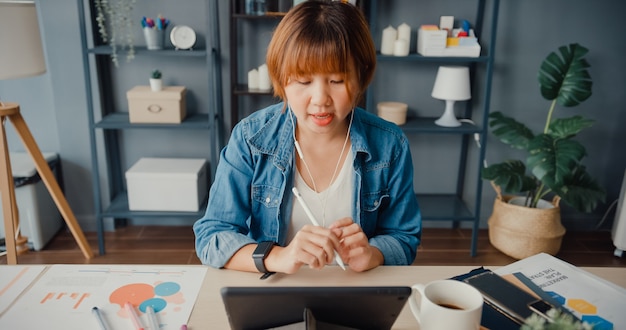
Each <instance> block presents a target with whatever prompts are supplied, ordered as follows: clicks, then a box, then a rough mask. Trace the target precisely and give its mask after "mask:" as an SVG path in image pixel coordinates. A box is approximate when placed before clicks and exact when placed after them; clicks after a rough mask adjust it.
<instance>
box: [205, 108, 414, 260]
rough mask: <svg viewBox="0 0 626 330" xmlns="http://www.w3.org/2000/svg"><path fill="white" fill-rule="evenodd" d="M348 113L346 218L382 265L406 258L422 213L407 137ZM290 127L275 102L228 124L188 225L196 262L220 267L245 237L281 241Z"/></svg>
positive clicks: (288, 196) (288, 204) (288, 202)
mask: <svg viewBox="0 0 626 330" xmlns="http://www.w3.org/2000/svg"><path fill="white" fill-rule="evenodd" d="M353 116H354V119H353V123H352V128H351V131H350V139H351V142H352V154H353V155H354V156H353V159H352V163H353V169H354V172H353V175H354V188H355V189H354V195H353V199H352V200H354V201H356V203H355V205H354V208H353V210H352V218H353V220H354V221H355V222H356V223H358V224H359V225H360V226H361V228H362V230H363V232H364V233H365V234H366V235H367V237H368V238H369V243H370V244H371V245H372V246H374V247H376V248H378V249H379V250H380V251H381V252H382V254H383V256H384V259H385V262H384V264H385V265H408V264H411V263H412V262H413V260H414V259H415V256H416V253H417V246H418V245H419V243H420V239H421V214H420V210H419V206H418V202H417V198H416V197H415V192H414V190H413V163H412V159H411V152H410V150H409V144H408V141H407V139H406V136H405V135H404V133H403V132H402V130H401V129H400V128H399V127H397V126H396V125H394V124H392V123H389V122H387V121H384V120H382V119H380V118H379V117H377V116H375V115H373V114H371V113H368V112H367V111H365V110H363V109H360V108H356V109H355V110H354V111H353ZM294 120H295V118H294ZM293 129H294V127H293V124H292V121H291V120H290V119H289V113H288V112H287V111H283V103H279V104H275V105H272V106H269V107H267V108H265V109H262V110H259V111H256V112H254V113H253V114H251V115H250V116H248V117H246V118H244V119H243V120H241V121H240V122H239V123H238V124H237V125H236V126H235V128H234V129H233V130H232V133H231V136H230V140H229V142H228V145H227V146H226V147H225V148H224V149H222V151H221V153H220V162H219V164H218V166H217V170H216V174H215V180H214V182H213V184H212V186H211V189H210V192H209V201H208V206H207V209H206V213H205V215H204V217H202V218H201V219H199V220H198V221H196V222H195V224H194V226H193V230H194V233H195V236H196V242H195V243H196V253H197V255H198V257H199V258H200V261H201V262H202V264H205V265H209V266H212V267H215V268H221V267H223V266H224V265H225V264H226V262H228V260H230V258H231V257H232V256H233V255H234V254H235V253H236V252H237V251H238V250H239V249H240V248H242V247H243V246H245V245H247V244H252V243H257V242H262V241H274V242H276V243H278V244H279V245H281V246H285V245H286V243H287V242H286V239H287V231H288V228H289V223H290V221H291V209H292V205H293V202H294V196H293V194H292V193H291V188H292V186H293V177H294V172H293V171H294V170H295V166H294V163H295V162H294V156H295V155H296V154H295V152H294V138H293ZM346 161H348V160H346Z"/></svg>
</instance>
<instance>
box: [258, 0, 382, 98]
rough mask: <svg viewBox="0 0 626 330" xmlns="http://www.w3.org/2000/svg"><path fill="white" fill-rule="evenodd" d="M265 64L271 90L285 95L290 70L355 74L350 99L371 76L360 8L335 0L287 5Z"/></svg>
mask: <svg viewBox="0 0 626 330" xmlns="http://www.w3.org/2000/svg"><path fill="white" fill-rule="evenodd" d="M266 62H267V67H268V71H269V75H270V78H271V80H272V85H273V87H274V95H275V96H277V97H280V98H281V99H282V100H285V99H286V95H285V88H284V86H285V85H287V83H288V81H289V78H290V77H291V76H292V75H307V74H312V73H344V74H345V76H346V77H350V75H351V74H355V75H356V78H357V80H358V84H359V86H358V87H359V90H358V91H356V93H357V94H356V95H353V94H352V93H353V91H350V90H348V93H350V94H351V96H356V98H355V102H356V101H358V99H359V98H360V97H361V96H362V95H363V93H364V92H365V89H366V88H367V86H368V85H369V84H370V82H371V81H372V78H373V76H374V70H375V69H376V48H375V46H374V42H373V40H372V37H371V34H370V31H369V27H368V25H367V21H366V20H365V17H364V16H363V13H362V12H361V10H359V9H358V8H357V7H355V6H353V5H351V4H347V3H343V2H341V1H332V2H323V1H313V0H309V1H305V2H303V3H301V4H300V5H298V6H296V7H294V8H293V9H292V10H290V11H289V12H288V13H287V15H285V17H284V18H283V19H282V21H281V22H280V23H279V24H278V26H277V27H276V30H275V31H274V35H273V37H272V40H271V41H270V44H269V47H268V50H267V56H266Z"/></svg>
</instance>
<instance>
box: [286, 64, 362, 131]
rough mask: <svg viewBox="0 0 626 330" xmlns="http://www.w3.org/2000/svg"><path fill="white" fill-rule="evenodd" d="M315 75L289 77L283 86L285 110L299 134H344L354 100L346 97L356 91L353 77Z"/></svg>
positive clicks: (338, 74) (356, 87)
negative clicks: (293, 115) (287, 106)
mask: <svg viewBox="0 0 626 330" xmlns="http://www.w3.org/2000/svg"><path fill="white" fill-rule="evenodd" d="M348 76H351V77H350V78H348V77H346V78H345V79H344V75H343V74H340V73H316V74H311V75H302V76H292V77H291V78H290V79H289V82H288V83H287V85H286V86H285V94H286V96H287V101H288V103H289V106H290V107H291V109H292V110H293V112H294V114H295V116H296V118H298V130H299V131H301V133H305V134H306V133H318V134H333V133H341V134H345V129H346V125H347V123H346V120H345V119H346V117H347V116H348V115H349V114H350V112H351V111H352V109H353V107H354V104H355V100H354V96H350V94H349V93H348V86H349V90H350V91H356V90H358V86H357V85H358V83H357V80H356V78H355V77H353V76H354V75H348Z"/></svg>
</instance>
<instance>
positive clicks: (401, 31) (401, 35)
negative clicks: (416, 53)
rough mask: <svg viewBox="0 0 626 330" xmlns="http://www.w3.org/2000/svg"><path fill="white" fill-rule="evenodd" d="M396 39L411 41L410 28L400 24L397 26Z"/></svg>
mask: <svg viewBox="0 0 626 330" xmlns="http://www.w3.org/2000/svg"><path fill="white" fill-rule="evenodd" d="M398 39H404V40H406V41H410V40H411V26H409V25H408V24H406V23H402V24H400V26H398Z"/></svg>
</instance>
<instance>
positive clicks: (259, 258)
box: [252, 241, 276, 274]
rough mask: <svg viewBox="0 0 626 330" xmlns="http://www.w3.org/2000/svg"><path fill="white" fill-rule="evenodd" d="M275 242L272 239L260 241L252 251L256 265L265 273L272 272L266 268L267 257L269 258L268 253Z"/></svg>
mask: <svg viewBox="0 0 626 330" xmlns="http://www.w3.org/2000/svg"><path fill="white" fill-rule="evenodd" d="M275 244H276V243H274V242H271V241H265V242H260V243H259V244H258V245H257V247H256V249H255V250H254V252H253V253H252V259H253V260H254V265H255V266H256V269H257V270H258V271H259V272H261V273H265V274H267V273H270V272H269V271H268V270H267V268H265V258H267V255H268V254H269V253H270V251H271V250H272V248H273V247H274V245H275Z"/></svg>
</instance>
